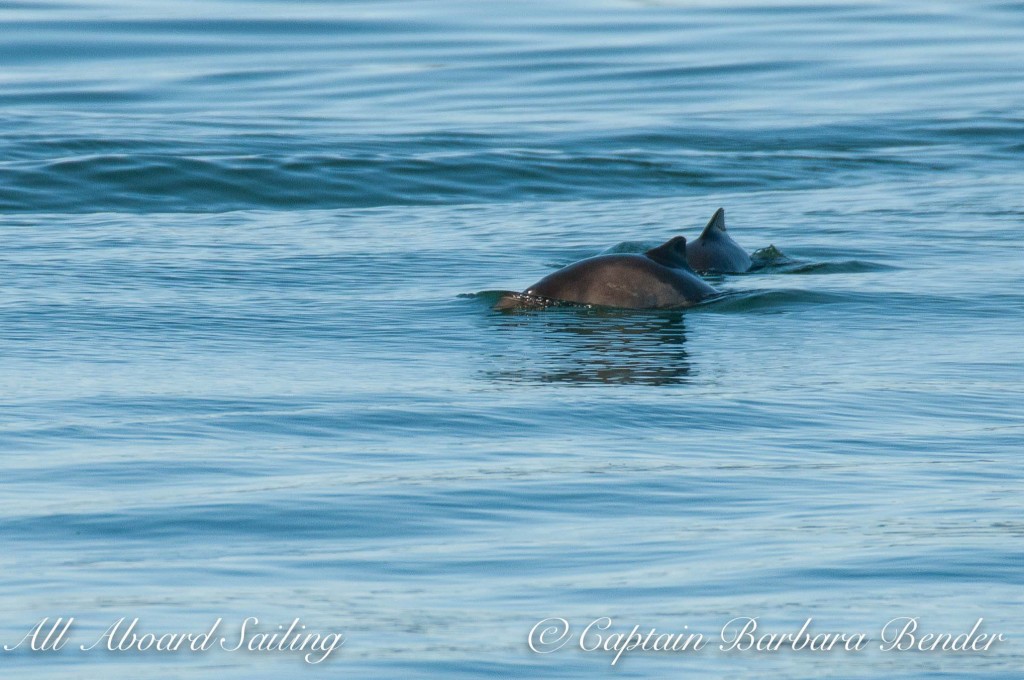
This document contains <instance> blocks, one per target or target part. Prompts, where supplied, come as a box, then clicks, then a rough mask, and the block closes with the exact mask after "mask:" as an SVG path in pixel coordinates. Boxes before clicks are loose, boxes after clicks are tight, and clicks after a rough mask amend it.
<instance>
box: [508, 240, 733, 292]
mask: <svg viewBox="0 0 1024 680" xmlns="http://www.w3.org/2000/svg"><path fill="white" fill-rule="evenodd" d="M686 250H687V248H686V239H685V238H683V237H682V236H676V237H675V238H672V239H670V240H669V241H666V242H665V243H663V244H662V245H660V246H658V247H657V248H652V249H651V250H648V251H647V252H646V253H644V254H642V255H640V254H620V255H599V256H597V257H591V258H588V259H586V260H580V261H579V262H576V263H574V264H571V265H569V266H567V267H563V268H562V269H559V270H558V271H556V272H554V273H552V274H549V275H548V276H545V277H544V278H543V279H541V280H540V281H538V282H537V283H535V284H534V285H532V286H530V287H529V288H527V289H526V291H524V295H527V296H530V297H534V298H536V297H540V298H547V299H550V300H561V301H564V302H573V303H577V304H585V305H601V306H605V307H620V308H623V309H663V308H674V307H688V306H691V305H695V304H697V303H698V302H700V301H701V300H704V299H706V298H708V297H711V296H713V295H716V294H717V293H718V291H716V290H715V289H714V288H712V287H711V286H710V285H708V284H707V283H705V282H704V281H703V280H702V279H701V278H700V277H699V276H697V275H696V274H695V273H694V272H693V270H691V269H690V267H689V266H688V265H687V258H686ZM499 305H500V303H499ZM507 306H508V305H504V306H503V307H507Z"/></svg>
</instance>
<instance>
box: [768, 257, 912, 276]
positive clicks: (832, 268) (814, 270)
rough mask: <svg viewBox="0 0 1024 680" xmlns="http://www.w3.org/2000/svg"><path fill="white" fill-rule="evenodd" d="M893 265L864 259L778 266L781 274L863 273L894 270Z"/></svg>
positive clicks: (791, 263) (792, 263) (794, 263)
mask: <svg viewBox="0 0 1024 680" xmlns="http://www.w3.org/2000/svg"><path fill="white" fill-rule="evenodd" d="M898 269H899V267H893V266H891V265H887V264H880V263H878V262H866V261H864V260H844V261H841V262H792V261H790V262H788V263H786V264H784V265H782V266H781V267H780V273H782V274H863V273H866V272H884V271H895V270H898Z"/></svg>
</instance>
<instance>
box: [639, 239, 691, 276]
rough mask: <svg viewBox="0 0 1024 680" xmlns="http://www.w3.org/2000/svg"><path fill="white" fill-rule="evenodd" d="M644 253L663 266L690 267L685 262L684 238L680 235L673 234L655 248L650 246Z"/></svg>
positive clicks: (674, 267)
mask: <svg viewBox="0 0 1024 680" xmlns="http://www.w3.org/2000/svg"><path fill="white" fill-rule="evenodd" d="M644 255H646V256H647V257H649V258H651V259H652V260H654V261H655V262H657V263H658V264H660V265H663V266H665V267H671V268H673V269H689V268H690V265H688V264H687V263H686V239H685V238H683V237H682V236H673V237H672V238H670V239H669V240H667V241H665V242H664V243H662V244H661V245H660V246H658V247H657V248H651V249H650V250H648V251H647V252H646V253H644Z"/></svg>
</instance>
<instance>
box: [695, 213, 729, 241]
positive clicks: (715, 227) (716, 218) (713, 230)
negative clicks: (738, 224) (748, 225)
mask: <svg viewBox="0 0 1024 680" xmlns="http://www.w3.org/2000/svg"><path fill="white" fill-rule="evenodd" d="M724 231H725V208H719V209H718V210H716V211H715V214H714V215H712V216H711V219H710V220H708V225H707V226H706V227H704V231H702V232H701V233H700V237H699V238H705V237H711V238H714V236H715V235H716V234H717V233H718V232H724Z"/></svg>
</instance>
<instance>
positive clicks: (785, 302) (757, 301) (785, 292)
mask: <svg viewBox="0 0 1024 680" xmlns="http://www.w3.org/2000/svg"><path fill="white" fill-rule="evenodd" d="M856 297H857V296H854V295H844V294H839V293H826V292H822V291H813V290H799V289H793V288H785V289H781V290H756V291H736V292H729V293H725V294H723V295H721V296H719V297H716V298H712V299H710V300H707V301H706V302H703V303H701V304H700V305H698V306H697V307H695V308H694V309H698V310H704V311H709V312H721V313H726V314H736V313H745V312H760V311H768V312H772V311H782V310H784V309H789V308H793V307H805V306H809V305H823V304H838V303H842V302H851V301H853V300H854V299H855V298H856Z"/></svg>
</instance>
